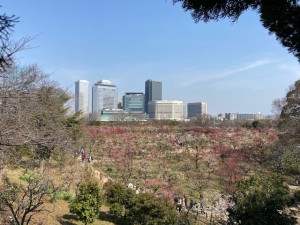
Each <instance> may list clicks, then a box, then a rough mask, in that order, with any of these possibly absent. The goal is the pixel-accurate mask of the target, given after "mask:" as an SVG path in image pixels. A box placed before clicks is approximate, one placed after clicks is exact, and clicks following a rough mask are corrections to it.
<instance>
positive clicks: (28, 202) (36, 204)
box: [0, 174, 59, 225]
mask: <svg viewBox="0 0 300 225" xmlns="http://www.w3.org/2000/svg"><path fill="white" fill-rule="evenodd" d="M27 175H28V174H27ZM3 183H4V185H3V186H2V189H1V190H0V203H1V205H3V206H4V207H5V208H6V209H7V211H8V212H10V213H7V214H6V215H12V216H11V217H12V218H11V217H9V218H11V219H9V218H4V219H5V220H6V221H7V220H8V222H12V221H13V224H17V225H25V224H26V225H28V224H29V223H30V222H31V221H32V218H33V217H34V216H35V215H36V214H38V213H40V212H42V211H47V209H45V208H44V207H43V204H44V202H45V201H48V200H50V198H51V197H50V195H49V193H50V194H52V195H53V194H55V193H56V191H57V190H58V189H59V187H56V186H55V184H54V183H53V182H52V181H51V180H50V179H47V178H45V177H43V176H41V175H38V174H29V175H28V177H26V178H25V181H24V182H22V183H12V182H10V181H9V179H8V178H7V177H5V179H4V181H3ZM9 220H11V221H9Z"/></svg>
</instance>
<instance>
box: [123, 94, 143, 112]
mask: <svg viewBox="0 0 300 225" xmlns="http://www.w3.org/2000/svg"><path fill="white" fill-rule="evenodd" d="M144 100H145V95H144V94H143V93H140V92H126V93H125V95H124V96H123V109H124V110H125V111H127V112H129V113H144V112H145V111H144V105H145V103H144Z"/></svg>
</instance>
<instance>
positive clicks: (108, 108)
mask: <svg viewBox="0 0 300 225" xmlns="http://www.w3.org/2000/svg"><path fill="white" fill-rule="evenodd" d="M162 91H163V88H162V82H161V81H157V80H150V79H149V80H147V81H145V92H144V93H142V92H125V93H124V94H123V96H122V99H119V98H118V88H117V86H116V85H114V84H113V83H112V82H111V81H109V80H100V81H99V82H97V83H95V84H94V85H93V87H92V92H91V93H92V103H91V104H92V111H90V83H89V81H87V80H79V81H77V82H75V112H78V111H81V112H82V113H83V115H84V116H89V117H90V118H91V119H93V120H95V121H121V120H153V119H154V120H177V121H183V120H190V119H194V118H197V117H199V116H209V114H208V111H207V108H208V107H207V102H203V101H199V102H192V103H187V104H186V105H185V104H184V103H183V101H180V100H164V99H163V98H162V93H163V92H162ZM264 118H265V117H264V115H262V114H261V113H256V114H252V113H248V114H240V113H231V112H229V113H220V114H219V115H218V116H217V117H216V119H218V120H261V119H264Z"/></svg>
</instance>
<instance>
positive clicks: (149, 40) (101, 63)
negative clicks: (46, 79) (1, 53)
mask: <svg viewBox="0 0 300 225" xmlns="http://www.w3.org/2000/svg"><path fill="white" fill-rule="evenodd" d="M1 5H2V7H1V10H2V11H3V12H5V13H6V14H8V15H12V14H14V15H17V16H19V17H20V19H19V20H20V22H19V23H17V24H16V27H15V33H14V35H13V37H14V39H15V40H18V39H20V38H22V37H26V36H32V37H35V38H34V39H33V40H32V41H31V42H30V48H29V49H27V50H25V51H22V52H20V53H19V54H18V55H17V57H16V60H17V62H19V63H20V64H21V65H24V64H25V65H26V64H30V63H37V64H38V65H39V66H40V67H41V68H42V69H43V71H44V72H45V73H47V74H50V77H51V78H52V79H53V80H56V81H58V82H59V84H60V85H61V86H62V87H63V88H66V89H69V90H72V92H73V90H74V83H75V82H76V81H77V80H80V79H85V80H89V81H90V83H91V84H92V83H96V82H97V81H98V80H99V78H102V77H103V78H105V79H108V80H111V81H113V82H114V84H116V85H117V86H118V87H119V93H125V92H128V91H136V92H143V91H144V90H143V83H144V81H145V80H147V79H148V78H152V79H153V80H160V81H162V82H163V83H164V93H163V94H164V99H176V100H182V101H183V102H185V103H189V102H198V101H204V102H208V104H209V113H210V114H212V115H217V114H218V113H221V112H242V113H256V112H261V113H263V114H265V115H268V114H271V108H272V101H273V100H274V99H276V98H282V97H284V96H285V94H286V90H287V89H288V87H289V86H290V85H292V84H293V83H294V82H295V81H296V80H298V79H300V67H299V62H297V59H296V58H295V57H294V56H293V55H291V54H289V53H288V51H287V49H286V48H284V47H282V46H281V44H280V43H279V42H278V41H277V40H276V38H275V36H274V35H268V31H267V30H266V29H264V28H263V26H262V25H261V22H260V21H259V17H258V15H257V14H256V13H255V12H252V11H248V12H247V13H244V14H243V15H241V17H240V18H239V20H238V21H237V22H235V23H232V22H231V21H229V20H227V19H225V20H221V21H219V22H210V23H202V22H200V23H197V24H196V23H194V21H193V19H192V18H191V15H190V14H189V13H186V12H184V11H183V10H182V8H181V7H180V5H179V4H175V6H174V5H173V4H172V1H163V0H153V1H146V2H145V1H143V2H141V1H138V0H129V1H119V2H114V1H103V0H99V1H93V0H92V1H90V2H89V3H86V2H81V1H72V5H71V4H70V1H63V2H62V1H57V0H53V1H51V2H40V1H37V0H29V1H26V2H25V1H17V0H9V1H8V0H4V1H3V2H2V3H1ZM53 12H55V16H53ZM78 15H80V18H84V19H80V20H79V19H78ZM73 93H74V92H73ZM118 97H119V98H120V97H121V96H118Z"/></svg>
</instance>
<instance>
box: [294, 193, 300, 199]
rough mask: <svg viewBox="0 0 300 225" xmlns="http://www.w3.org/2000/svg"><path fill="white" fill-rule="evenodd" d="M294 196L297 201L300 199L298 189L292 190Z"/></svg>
mask: <svg viewBox="0 0 300 225" xmlns="http://www.w3.org/2000/svg"><path fill="white" fill-rule="evenodd" d="M294 198H295V199H296V200H297V201H300V190H296V191H295V192H294Z"/></svg>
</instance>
